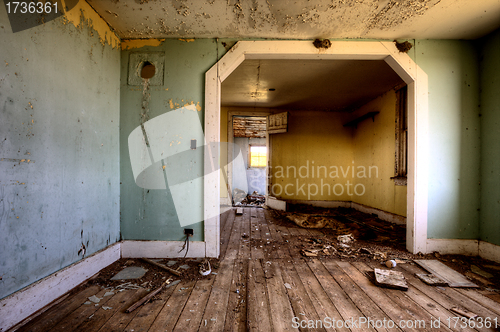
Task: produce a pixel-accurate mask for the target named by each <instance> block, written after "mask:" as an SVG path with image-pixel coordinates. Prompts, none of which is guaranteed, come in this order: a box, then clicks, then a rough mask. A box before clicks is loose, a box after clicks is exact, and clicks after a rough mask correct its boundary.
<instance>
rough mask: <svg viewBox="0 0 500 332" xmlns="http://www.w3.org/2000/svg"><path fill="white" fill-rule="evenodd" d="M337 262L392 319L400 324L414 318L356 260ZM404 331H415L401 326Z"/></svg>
mask: <svg viewBox="0 0 500 332" xmlns="http://www.w3.org/2000/svg"><path fill="white" fill-rule="evenodd" d="M335 263H336V264H337V265H338V266H339V267H340V268H341V269H342V270H344V271H345V273H346V274H347V275H349V277H350V278H351V279H352V280H353V281H354V282H355V283H356V285H358V287H359V288H360V289H362V290H363V292H365V294H366V295H368V297H370V298H371V299H372V300H373V302H375V303H376V304H377V305H378V306H379V307H380V309H382V310H383V311H384V313H385V314H386V315H387V316H389V317H390V318H391V320H392V321H393V322H394V323H395V324H396V325H398V326H399V322H401V321H408V320H411V319H413V317H412V316H410V315H409V314H408V313H407V312H406V311H403V310H401V309H400V308H399V306H398V305H397V304H396V303H395V302H394V301H393V300H392V299H390V298H389V297H388V296H387V295H386V289H382V288H380V287H377V286H375V285H374V284H373V283H372V282H371V281H370V280H368V278H367V277H366V276H365V275H364V274H363V273H362V272H360V271H359V270H358V269H357V268H356V267H355V266H356V262H353V263H349V262H342V261H335ZM401 329H402V330H403V331H413V329H410V328H401Z"/></svg>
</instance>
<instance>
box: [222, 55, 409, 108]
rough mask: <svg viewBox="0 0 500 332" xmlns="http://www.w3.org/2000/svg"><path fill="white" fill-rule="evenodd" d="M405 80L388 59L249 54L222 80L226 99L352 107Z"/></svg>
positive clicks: (226, 102) (228, 102)
mask: <svg viewBox="0 0 500 332" xmlns="http://www.w3.org/2000/svg"><path fill="white" fill-rule="evenodd" d="M403 83H404V82H403V80H402V79H401V78H400V77H399V76H398V75H397V74H396V73H395V72H394V71H393V70H392V69H391V67H390V66H389V65H388V64H387V63H386V62H385V61H383V60H380V61H376V60H245V61H243V63H242V64H241V65H240V66H238V68H236V69H235V70H234V71H233V72H232V73H231V75H229V76H228V78H226V79H225V80H224V82H222V91H221V104H222V106H226V107H238V106H239V107H269V108H283V109H287V110H321V111H352V110H353V109H355V108H357V107H360V106H362V105H364V104H366V103H367V102H369V101H370V100H372V99H375V98H376V97H378V96H380V95H381V94H383V93H385V92H387V91H388V90H391V89H393V88H394V87H396V86H398V85H401V84H403Z"/></svg>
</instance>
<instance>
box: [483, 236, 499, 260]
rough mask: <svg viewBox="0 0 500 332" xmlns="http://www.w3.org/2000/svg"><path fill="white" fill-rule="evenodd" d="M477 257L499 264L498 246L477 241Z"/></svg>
mask: <svg viewBox="0 0 500 332" xmlns="http://www.w3.org/2000/svg"><path fill="white" fill-rule="evenodd" d="M479 256H481V257H482V258H484V259H488V260H490V261H493V262H497V263H500V246H498V245H496V244H493V243H489V242H485V241H479Z"/></svg>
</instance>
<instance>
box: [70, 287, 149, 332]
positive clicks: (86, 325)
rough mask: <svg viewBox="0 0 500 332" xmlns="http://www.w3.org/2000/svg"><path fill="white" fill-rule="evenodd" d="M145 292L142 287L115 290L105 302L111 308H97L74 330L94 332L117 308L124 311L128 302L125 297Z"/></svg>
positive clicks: (133, 296)
mask: <svg viewBox="0 0 500 332" xmlns="http://www.w3.org/2000/svg"><path fill="white" fill-rule="evenodd" d="M137 294H141V295H144V294H145V290H144V289H137V290H130V289H127V290H123V291H121V292H115V295H113V296H112V297H111V298H110V299H109V300H108V302H106V306H107V307H110V308H112V309H108V310H104V309H102V308H100V309H98V310H97V311H96V312H95V313H94V314H93V315H90V316H88V317H87V318H86V319H85V320H84V321H83V322H82V323H81V324H80V325H78V326H77V328H76V331H85V332H96V331H99V329H100V328H101V327H102V326H103V325H104V324H106V322H107V321H108V320H109V319H110V318H111V317H112V316H113V315H114V314H115V313H116V312H117V311H119V310H121V311H124V310H125V309H127V307H126V305H127V304H128V302H127V299H129V298H134V299H136V298H138V297H139V295H137Z"/></svg>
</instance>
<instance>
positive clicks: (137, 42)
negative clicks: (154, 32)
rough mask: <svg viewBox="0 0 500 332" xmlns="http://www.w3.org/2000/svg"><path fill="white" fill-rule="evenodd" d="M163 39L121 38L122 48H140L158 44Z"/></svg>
mask: <svg viewBox="0 0 500 332" xmlns="http://www.w3.org/2000/svg"><path fill="white" fill-rule="evenodd" d="M164 41H165V38H163V39H124V40H122V50H131V49H134V48H141V47H144V46H153V47H156V46H160V45H161V43H163V42H164Z"/></svg>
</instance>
